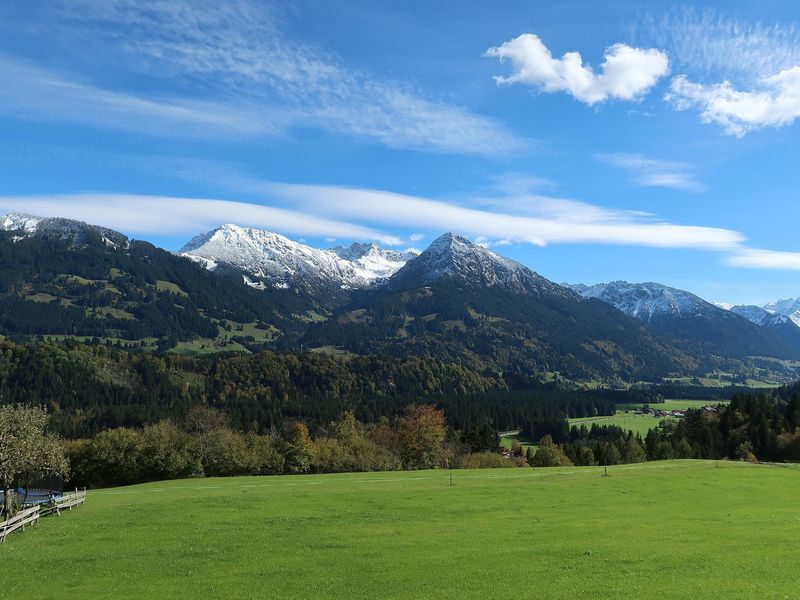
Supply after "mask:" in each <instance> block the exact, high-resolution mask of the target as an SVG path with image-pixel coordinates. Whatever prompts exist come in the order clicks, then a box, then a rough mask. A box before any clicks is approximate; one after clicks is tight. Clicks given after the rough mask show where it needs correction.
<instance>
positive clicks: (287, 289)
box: [0, 214, 800, 382]
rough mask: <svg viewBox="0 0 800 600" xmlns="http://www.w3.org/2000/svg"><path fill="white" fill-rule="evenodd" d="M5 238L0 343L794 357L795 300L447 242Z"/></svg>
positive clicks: (236, 234)
mask: <svg viewBox="0 0 800 600" xmlns="http://www.w3.org/2000/svg"><path fill="white" fill-rule="evenodd" d="M0 230H2V231H5V232H6V233H2V234H0V256H2V257H3V261H2V266H0V308H1V309H2V314H1V315H0V333H2V334H4V335H7V336H12V337H15V336H16V337H18V336H38V337H47V336H55V337H58V338H59V339H62V338H84V339H85V338H87V337H93V338H98V339H99V340H105V342H106V343H115V344H121V345H123V346H126V345H127V346H129V347H130V346H136V347H142V348H145V347H155V346H158V347H159V348H160V349H162V350H165V349H170V348H171V349H172V351H178V352H187V353H199V352H209V351H219V350H239V351H248V350H257V349H261V348H273V349H277V350H296V349H301V348H309V349H318V350H319V351H331V352H347V353H356V354H388V355H396V356H409V355H420V356H422V355H425V356H431V357H435V358H440V359H442V360H446V361H450V362H458V363H461V364H462V365H463V366H464V368H470V369H475V370H477V371H479V372H518V373H520V374H526V375H533V374H536V375H537V376H542V377H545V376H546V377H554V376H555V377H557V376H559V375H560V376H563V377H567V378H571V379H575V380H583V381H588V380H598V379H599V380H604V381H609V382H613V381H620V382H625V381H637V380H657V379H659V378H661V377H664V376H669V375H673V376H674V375H690V374H691V375H696V374H703V373H708V372H710V371H725V372H734V373H740V374H746V375H748V376H756V375H759V374H761V375H763V374H764V373H765V371H766V370H770V371H772V374H773V375H775V376H776V377H779V378H780V377H785V378H790V377H791V376H794V373H791V374H790V373H789V372H788V371H790V370H791V367H790V366H788V365H787V364H784V363H783V362H781V361H788V360H797V359H800V327H798V325H797V321H800V318H797V317H798V315H800V301H780V302H777V303H775V304H773V305H768V306H766V307H763V308H761V307H730V309H729V310H726V309H724V308H721V307H719V306H716V305H714V304H712V303H709V302H706V301H705V300H702V299H701V298H699V297H697V296H695V295H693V294H691V293H689V292H685V291H682V290H677V289H674V288H669V287H667V286H663V285H659V284H656V283H643V284H629V283H625V282H613V283H609V284H602V285H595V286H585V285H559V284H556V283H554V282H552V281H550V280H548V279H546V278H544V277H542V276H541V275H539V274H537V273H535V272H534V271H532V270H531V269H529V268H527V267H525V266H524V265H521V264H519V263H517V262H515V261H513V260H510V259H508V258H505V257H502V256H500V255H498V254H496V253H494V252H492V251H491V250H489V249H487V248H484V247H482V246H480V245H478V244H475V243H473V242H471V241H469V240H467V239H466V238H463V237H461V236H458V235H456V234H453V233H447V234H445V235H442V236H440V237H439V238H437V239H436V240H434V241H433V243H431V245H430V246H429V247H428V248H427V249H425V250H424V251H423V252H421V253H420V252H417V251H415V250H408V251H405V252H398V251H395V250H387V249H383V248H380V247H379V246H376V245H374V244H361V243H355V244H352V245H350V246H347V247H344V246H337V247H335V248H328V249H319V248H313V247H311V246H308V245H305V244H302V243H299V242H296V241H293V240H290V239H288V238H286V237H284V236H282V235H279V234H277V233H273V232H269V231H263V230H259V229H253V228H243V227H239V226H236V225H232V224H226V225H222V226H220V227H218V228H216V229H214V230H212V231H209V232H206V233H203V234H201V235H198V236H196V237H195V238H193V239H192V240H190V241H189V242H188V243H187V244H186V245H185V246H184V247H183V248H181V249H180V251H179V252H177V253H174V254H173V253H169V252H166V251H164V250H160V249H158V248H156V247H154V246H152V245H151V244H148V243H147V242H140V241H132V240H129V239H128V238H127V237H126V236H124V235H122V234H120V233H118V232H115V231H112V230H110V229H106V228H103V227H98V226H94V225H88V224H85V223H81V222H77V221H70V220H67V219H42V218H38V217H33V216H30V215H21V214H10V215H6V216H4V217H0ZM756 309H757V310H756ZM787 313H788V314H787ZM776 365H778V366H776ZM775 371H777V372H775Z"/></svg>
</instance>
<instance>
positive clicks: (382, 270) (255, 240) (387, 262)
mask: <svg viewBox="0 0 800 600" xmlns="http://www.w3.org/2000/svg"><path fill="white" fill-rule="evenodd" d="M180 254H181V255H183V256H186V257H188V258H190V259H192V260H195V261H197V262H199V263H200V264H202V265H203V266H205V267H206V268H207V269H209V270H211V271H227V272H231V271H233V272H238V273H240V274H241V275H242V276H243V278H244V281H245V282H246V283H248V284H249V285H251V286H253V287H266V286H272V287H278V288H295V289H298V290H301V291H303V292H305V293H308V294H311V295H319V294H320V293H321V292H325V293H331V291H332V290H336V289H339V290H349V289H361V288H365V287H368V286H371V285H375V284H379V283H381V282H383V281H385V280H386V279H387V278H388V277H390V276H391V275H392V274H393V273H395V272H396V271H397V270H398V269H400V268H401V267H402V266H403V265H404V264H405V263H406V262H407V261H408V260H409V259H410V258H412V257H413V256H415V254H414V253H413V252H406V253H401V252H396V251H393V250H384V249H383V248H380V247H378V246H376V245H375V244H353V245H351V246H349V247H346V248H345V247H342V246H338V247H336V248H333V249H329V250H324V249H319V248H312V247H311V246H307V245H305V244H301V243H299V242H294V241H292V240H290V239H289V238H286V237H284V236H282V235H279V234H277V233H273V232H271V231H264V230H261V229H253V228H244V227H239V226H237V225H230V224H228V225H222V226H221V227H218V228H217V229H214V230H212V231H209V232H207V233H204V234H202V235H199V236H197V237H195V238H194V239H192V240H191V241H190V242H189V243H188V244H186V245H185V246H184V247H183V248H181V250H180Z"/></svg>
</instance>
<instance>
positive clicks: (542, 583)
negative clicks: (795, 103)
mask: <svg viewBox="0 0 800 600" xmlns="http://www.w3.org/2000/svg"><path fill="white" fill-rule="evenodd" d="M608 474H609V476H607V477H606V476H603V469H602V468H601V467H585V468H568V469H536V470H534V469H497V470H482V471H454V472H453V485H450V480H449V474H448V472H446V471H421V472H399V473H354V474H337V475H308V476H280V477H243V478H230V479H195V480H182V481H169V482H158V483H152V484H146V485H138V486H132V487H126V488H117V489H108V490H97V491H93V492H90V494H89V497H88V500H87V504H86V505H85V506H83V507H80V508H78V509H76V510H74V511H72V512H70V513H66V514H64V515H63V516H61V517H48V518H46V519H43V520H41V521H40V523H39V524H38V525H36V526H34V527H31V528H28V529H27V530H26V531H24V532H22V533H16V534H13V535H12V536H11V537H10V538H9V539H8V541H7V542H6V543H5V544H4V545H2V546H0V555H2V560H0V582H2V590H3V595H4V597H8V598H37V599H45V598H54V599H55V598H69V597H72V598H76V597H77V598H111V597H117V598H131V597H138V598H201V597H202V598H293V599H294V598H398V599H399V598H404V599H405V598H454V599H455V598H504V597H508V598H570V599H574V598H656V597H662V598H675V597H686V598H715V599H716V598H726V599H733V598H798V597H800V571H798V569H797V564H798V560H800V544H798V540H799V539H800V511H799V510H798V505H797V498H798V497H800V469H797V468H782V467H771V466H763V465H750V464H745V463H731V462H720V463H719V466H717V465H716V463H714V462H710V461H670V462H653V463H643V464H638V465H624V466H615V467H609V469H608Z"/></svg>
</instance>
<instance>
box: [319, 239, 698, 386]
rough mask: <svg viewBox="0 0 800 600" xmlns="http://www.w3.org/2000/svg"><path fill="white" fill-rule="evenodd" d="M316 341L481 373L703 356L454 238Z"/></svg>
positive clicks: (611, 367)
mask: <svg viewBox="0 0 800 600" xmlns="http://www.w3.org/2000/svg"><path fill="white" fill-rule="evenodd" d="M304 339H305V341H306V342H307V343H308V344H309V345H322V344H333V345H338V346H343V347H345V348H347V349H349V350H351V351H353V352H357V353H364V354H369V353H387V354H392V355H398V356H408V355H430V356H435V357H438V358H442V359H444V360H450V361H460V362H462V363H463V364H465V365H470V366H471V367H472V368H476V369H478V370H479V371H488V372H492V371H493V372H498V371H500V372H502V371H509V370H510V371H512V372H519V373H526V374H534V373H538V374H544V373H550V374H553V373H555V372H560V373H561V374H563V375H565V376H568V377H572V378H576V379H580V378H587V379H590V378H593V377H601V378H606V379H609V378H610V379H615V378H617V379H624V380H634V379H636V378H639V377H648V376H649V377H655V376H656V373H658V374H661V375H663V374H665V373H667V372H670V371H683V372H686V371H692V370H694V369H696V368H697V366H698V364H697V362H696V361H695V360H694V359H692V358H691V357H689V356H688V355H686V354H684V353H682V352H681V351H679V350H677V349H676V348H675V347H673V346H670V345H669V344H665V343H663V342H662V341H660V340H659V339H657V338H656V337H654V336H652V335H651V334H649V333H648V332H647V331H646V329H645V328H644V326H643V325H642V324H641V323H639V322H638V321H636V320H634V319H632V318H630V317H628V316H626V315H624V314H622V313H621V312H619V311H618V310H616V309H614V308H613V307H611V306H609V305H607V304H605V303H603V302H599V301H596V300H586V299H583V298H581V297H580V296H579V295H578V294H576V293H575V292H573V291H571V290H569V289H566V288H564V287H562V286H560V285H557V284H555V283H553V282H552V281H549V280H547V279H545V278H544V277H542V276H540V275H538V274H536V273H535V272H533V271H532V270H530V269H528V268H527V267H525V266H523V265H521V264H519V263H517V262H514V261H512V260H510V259H508V258H504V257H502V256H499V255H497V254H495V253H494V252H492V251H490V250H488V249H486V248H483V247H481V246H479V245H477V244H474V243H472V242H470V241H469V240H467V239H465V238H463V237H460V236H457V235H455V234H451V233H448V234H445V235H443V236H441V237H439V238H438V239H436V240H435V241H434V242H433V243H432V244H431V245H430V247H429V248H428V249H426V250H425V251H424V252H422V254H420V255H419V256H418V257H416V258H414V259H412V260H410V261H408V262H407V263H406V265H405V266H404V267H403V268H401V269H400V270H399V271H397V273H395V274H394V275H393V276H392V277H391V278H390V279H389V281H388V283H387V284H386V285H385V286H380V287H376V288H372V289H368V290H365V291H362V292H361V293H358V294H355V295H354V296H353V299H352V301H351V302H350V303H349V304H348V305H346V306H344V307H342V308H341V309H339V310H337V311H336V312H335V313H334V316H333V318H331V319H329V320H328V321H327V322H324V323H318V324H316V325H314V326H313V327H312V328H311V329H310V330H309V332H308V334H307V335H306V337H305V338H304Z"/></svg>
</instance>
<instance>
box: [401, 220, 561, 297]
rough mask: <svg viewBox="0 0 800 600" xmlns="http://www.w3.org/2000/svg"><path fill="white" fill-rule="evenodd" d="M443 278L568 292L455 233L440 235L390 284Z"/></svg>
mask: <svg viewBox="0 0 800 600" xmlns="http://www.w3.org/2000/svg"><path fill="white" fill-rule="evenodd" d="M442 278H451V279H457V280H461V281H464V282H467V283H468V284H470V285H479V286H483V287H505V288H507V289H511V290H513V291H516V292H521V293H534V294H536V295H540V294H542V293H558V294H564V293H565V290H564V289H563V288H562V287H561V286H559V285H556V284H555V283H552V282H550V281H548V280H547V279H545V278H544V277H541V276H540V275H538V274H536V273H534V272H533V271H531V270H530V269H528V268H527V267H525V266H524V265H521V264H520V263H518V262H516V261H513V260H511V259H510V258H506V257H504V256H500V255H499V254H495V253H494V252H492V251H491V250H489V249H488V248H484V247H483V246H481V245H479V244H476V243H475V242H472V241H470V240H469V239H467V238H465V237H463V236H461V235H458V234H456V233H452V232H448V233H445V234H443V235H440V236H439V237H438V238H436V239H435V240H433V242H432V243H431V245H430V246H428V248H427V249H425V251H424V252H422V254H420V255H419V256H417V257H416V258H415V259H413V260H410V261H408V262H407V263H406V265H405V266H404V267H403V268H402V269H400V270H399V271H398V272H397V273H396V274H395V275H394V276H393V277H392V279H391V280H390V285H391V286H393V287H394V288H399V287H425V286H427V285H430V284H432V283H434V282H435V281H438V280H440V279H442Z"/></svg>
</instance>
